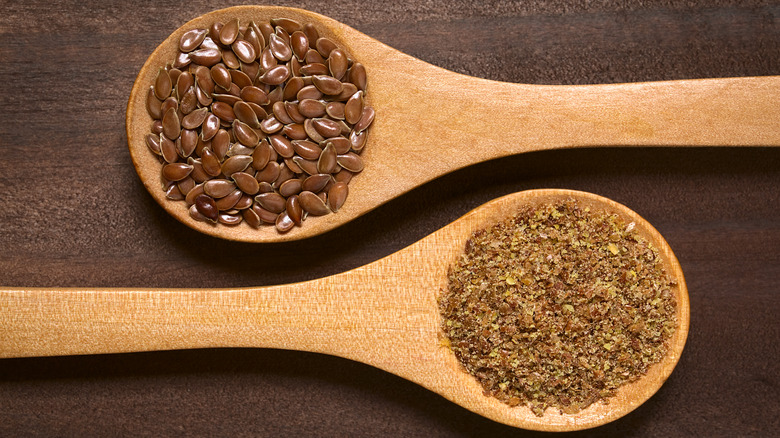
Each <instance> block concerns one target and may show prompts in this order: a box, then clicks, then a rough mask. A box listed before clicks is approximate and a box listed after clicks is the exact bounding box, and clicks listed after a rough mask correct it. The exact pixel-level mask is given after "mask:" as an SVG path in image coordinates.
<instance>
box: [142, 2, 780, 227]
mask: <svg viewBox="0 0 780 438" xmlns="http://www.w3.org/2000/svg"><path fill="white" fill-rule="evenodd" d="M234 17H238V18H239V19H240V21H241V22H244V23H248V22H249V21H250V20H254V21H256V22H260V21H261V20H267V19H270V18H277V17H289V18H293V19H296V20H298V21H300V22H311V23H315V24H316V26H317V28H318V30H319V32H320V34H321V35H322V36H327V37H329V38H331V39H333V40H335V41H337V42H339V43H340V44H341V45H342V46H343V47H345V48H346V49H347V51H348V52H349V54H350V56H351V57H352V58H353V59H355V60H357V61H359V62H361V63H363V64H364V65H365V67H366V70H367V73H368V95H367V96H368V99H369V102H370V104H371V105H372V106H373V107H374V109H375V110H376V118H375V121H374V124H373V126H372V127H371V129H370V134H369V137H368V145H367V146H366V148H365V149H364V152H363V158H364V161H365V163H366V166H365V169H364V170H363V172H362V173H361V174H360V175H358V176H357V177H355V178H354V179H353V181H352V182H351V183H350V186H349V191H350V195H349V198H348V199H347V202H346V204H345V205H344V207H343V208H342V209H341V210H339V212H338V213H336V214H329V215H326V216H322V217H310V218H308V219H307V220H306V221H305V222H304V225H303V226H302V227H295V228H293V229H292V230H291V231H290V232H288V233H286V234H280V233H278V232H277V231H276V230H275V229H274V227H273V226H268V227H261V229H259V230H257V229H252V228H251V227H249V226H248V225H246V224H241V225H239V226H237V227H232V228H231V227H228V226H213V225H210V224H207V223H203V222H197V221H194V220H193V219H191V218H190V217H189V215H188V212H187V209H186V208H185V205H184V204H183V203H182V202H172V201H168V200H166V199H165V194H164V193H163V191H162V190H161V188H160V186H161V183H160V165H159V163H158V162H157V161H156V159H155V157H154V156H152V154H151V153H150V152H149V151H148V150H147V147H146V145H145V143H144V136H145V135H146V134H147V133H149V129H150V125H151V119H150V117H149V115H148V114H147V113H146V110H145V99H146V92H147V90H148V88H149V86H150V84H152V82H153V79H154V76H155V75H156V73H157V69H158V68H159V67H161V66H163V65H165V64H166V63H169V62H171V61H172V59H173V57H174V56H175V52H176V50H177V47H178V41H179V39H180V37H181V35H182V33H183V32H185V31H186V30H189V29H193V28H196V27H200V28H204V27H205V28H207V27H208V26H209V25H210V24H211V23H213V22H215V21H222V22H227V21H229V20H230V19H232V18H234ZM778 114H780V76H768V77H752V78H732V79H703V80H684V81H671V82H650V83H631V84H616V85H587V86H550V85H523V84H513V83H504V82H496V81H490V80H485V79H478V78H474V77H469V76H465V75H461V74H457V73H453V72H450V71H447V70H444V69H442V68H439V67H436V66H433V65H430V64H427V63H425V62H423V61H420V60H418V59H415V58H413V57H411V56H408V55H405V54H403V53H401V52H399V51H397V50H395V49H393V48H391V47H388V46H386V45H384V44H382V43H381V42H379V41H376V40H374V39H372V38H370V37H368V36H366V35H364V34H362V33H360V32H358V31H356V30H355V29H352V28H351V27H349V26H346V25H344V24H342V23H339V22H338V21H335V20H332V19H330V18H327V17H325V16H322V15H319V14H315V13H313V12H309V11H305V10H301V9H291V8H283V7H269V6H239V7H232V8H227V9H222V10H218V11H214V12H211V13H208V14H205V15H203V16H200V17H198V18H196V19H194V20H192V21H190V22H188V23H186V24H185V25H184V26H182V27H181V28H179V29H178V30H176V31H175V32H173V33H172V34H171V35H170V36H169V37H168V38H167V39H166V40H165V41H163V43H162V44H160V46H159V47H158V48H157V49H156V50H155V51H154V53H152V55H151V56H150V57H149V59H148V60H147V61H146V63H145V64H144V66H143V68H142V69H141V71H140V73H139V74H138V78H137V79H136V82H135V85H134V86H133V90H132V93H131V95H130V100H129V103H128V107H127V138H128V142H129V146H130V153H131V155H132V159H133V163H134V164H135V167H136V169H137V171H138V174H139V176H140V177H141V180H142V181H143V183H144V185H145V186H146V188H147V189H148V190H149V192H150V193H151V194H152V196H153V197H154V199H155V200H157V202H158V203H159V204H160V205H162V206H163V208H165V209H166V210H167V211H168V212H169V213H170V214H171V215H173V216H174V217H176V218H177V219H178V220H180V221H181V222H183V223H185V224H187V225H188V226H190V227H192V228H194V229H196V230H199V231H202V232H204V233H207V234H210V235H213V236H216V237H221V238H225V239H231V240H240V241H247V242H274V241H287V240H296V239H301V238H305V237H310V236H315V235H318V234H321V233H323V232H326V231H328V230H331V229H333V228H336V227H339V226H341V225H343V224H345V223H347V222H349V221H351V220H353V219H355V218H356V217H358V216H361V215H363V214H365V213H367V212H368V211H370V210H372V209H374V208H376V207H377V206H379V205H381V204H383V203H385V202H387V201H389V200H391V199H393V198H395V197H397V196H399V195H401V194H403V193H406V192H407V191H409V190H412V189H413V188H415V187H417V186H419V185H421V184H424V183H426V182H428V181H430V180H432V179H435V178H437V177H439V176H442V175H444V174H447V173H449V172H452V171H454V170H456V169H460V168H462V167H465V166H468V165H470V164H475V163H479V162H482V161H486V160H490V159H494V158H498V157H503V156H508V155H513V154H519V153H523V152H530V151H536V150H544V149H557V148H573V147H591V146H642V145H649V146H737V145H745V146H777V145H780V116H779V115H778Z"/></svg>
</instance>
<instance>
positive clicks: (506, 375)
mask: <svg viewBox="0 0 780 438" xmlns="http://www.w3.org/2000/svg"><path fill="white" fill-rule="evenodd" d="M675 287H676V285H675V282H674V281H673V280H672V279H671V278H670V277H669V275H668V273H667V272H666V270H665V268H664V263H663V261H662V259H661V257H660V256H659V255H658V253H657V251H656V249H655V248H654V247H653V245H652V244H651V243H650V242H648V241H647V240H645V239H644V238H643V237H641V236H640V235H639V234H638V233H637V232H636V230H635V229H634V223H633V222H631V223H625V221H623V220H622V219H621V218H620V217H619V216H617V215H615V214H610V213H607V212H603V211H595V210H594V211H591V210H590V209H589V208H586V207H581V206H580V205H579V204H578V203H577V202H575V201H573V200H569V201H565V202H564V201H561V202H557V203H550V204H547V205H544V206H541V207H537V208H532V207H527V208H525V209H523V210H522V211H520V212H518V213H517V215H515V216H514V217H512V218H510V219H508V220H505V221H503V222H500V223H497V224H495V225H493V226H491V227H489V228H486V229H483V230H480V231H477V232H475V233H474V234H473V235H472V236H471V237H470V239H469V240H468V241H467V243H466V247H465V250H464V253H463V254H462V255H461V256H460V258H459V260H458V261H457V262H456V263H455V264H454V265H452V266H451V267H450V270H449V272H448V288H447V289H446V290H444V291H442V294H441V296H440V298H439V310H440V313H441V318H442V319H441V329H442V335H443V337H442V340H443V342H444V344H445V345H447V346H449V348H451V350H452V351H453V352H454V354H455V356H456V357H457V358H458V360H459V361H460V363H461V364H462V365H463V367H464V368H465V369H466V371H468V372H469V373H470V374H472V375H473V376H474V377H475V378H476V379H477V381H478V382H479V383H480V384H481V385H482V387H483V389H484V392H485V394H486V395H489V396H493V397H496V398H498V399H499V400H501V401H502V402H504V403H507V404H509V405H511V406H518V405H522V406H527V407H529V408H530V409H531V410H532V411H533V412H534V413H535V414H536V415H539V416H541V415H543V413H544V410H545V409H546V408H548V407H553V408H557V409H559V410H560V411H561V412H562V413H567V414H571V413H576V412H578V411H580V410H582V409H585V408H587V407H588V406H590V405H591V404H593V403H595V402H597V401H600V400H603V401H604V402H605V403H607V402H608V398H609V397H610V396H612V395H614V394H615V392H616V391H617V389H618V388H619V387H620V386H621V385H624V384H626V383H629V382H632V381H635V380H637V379H639V378H640V377H641V376H642V375H644V374H645V373H646V372H647V370H648V368H649V367H650V366H652V365H653V364H655V363H657V362H659V361H660V360H661V359H662V357H663V356H664V354H665V353H666V350H667V347H668V341H669V339H670V337H671V335H672V333H673V332H674V330H675V327H676V324H677V321H676V306H677V304H676V296H675V293H674V289H675Z"/></svg>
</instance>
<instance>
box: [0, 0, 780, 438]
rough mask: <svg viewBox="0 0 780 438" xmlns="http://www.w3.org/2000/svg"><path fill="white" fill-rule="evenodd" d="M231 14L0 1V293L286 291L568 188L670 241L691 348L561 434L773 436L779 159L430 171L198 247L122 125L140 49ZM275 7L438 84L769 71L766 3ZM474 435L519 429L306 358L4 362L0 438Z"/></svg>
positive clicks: (770, 23)
mask: <svg viewBox="0 0 780 438" xmlns="http://www.w3.org/2000/svg"><path fill="white" fill-rule="evenodd" d="M229 4H234V2H227V3H220V4H215V3H214V2H206V1H202V0H196V1H190V2H186V6H185V3H184V2H181V3H180V2H171V1H166V0H157V1H156V2H141V1H128V2H99V1H91V0H82V1H59V0H54V1H46V2H44V1H35V2H10V1H3V2H2V7H0V10H2V11H3V13H2V14H0V35H1V36H2V38H0V41H2V43H0V83H2V87H3V91H2V92H0V184H1V185H2V189H1V190H0V245H1V247H2V257H0V284H2V285H4V286H51V287H64V286H88V287H231V286H256V285H269V284H278V283H285V282H295V281H301V280H306V279H311V278H316V277H321V276H325V275H330V274H334V273H337V272H341V271H344V270H347V269H350V268H354V267H357V266H360V265H363V264H365V263H368V262H371V261H374V260H377V259H379V258H381V257H384V256H386V255H388V254H391V253H393V252H394V251H397V250H399V249H401V248H403V247H405V246H407V245H409V244H411V243H413V242H415V241H417V240H418V239H420V238H422V237H423V236H425V235H427V234H429V233H431V232H432V231H434V230H436V229H438V228H440V227H441V226H443V225H445V224H446V223H448V222H450V221H452V220H454V219H455V218H457V217H459V216H461V215H463V214H464V213H466V212H467V211H468V210H470V209H472V208H474V207H476V206H478V205H480V204H482V203H484V202H486V201H488V200H490V199H493V198H496V197H498V196H501V195H505V194H508V193H512V192H515V191H520V190H525V189H531V188H542V187H554V188H569V189H577V190H585V191H590V192H594V193H597V194H600V195H603V196H607V197H609V198H612V199H614V200H616V201H618V202H621V203H623V204H625V205H627V206H628V207H630V208H631V209H633V210H635V211H637V212H638V213H640V214H641V215H642V216H644V217H645V218H646V219H648V220H649V221H650V222H651V223H652V224H654V225H655V226H656V227H657V228H658V230H659V231H660V232H661V233H662V234H663V235H664V236H665V237H666V239H667V240H668V241H669V243H670V245H671V246H672V248H673V249H674V251H675V252H676V254H677V256H678V258H679V259H680V262H681V264H682V267H683V270H684V272H685V274H686V278H687V282H688V288H689V291H690V299H691V331H690V336H689V339H688V345H687V347H686V350H685V352H684V354H683V356H682V359H681V361H680V363H679V365H678V367H677V369H676V370H675V372H674V373H673V374H672V376H671V378H670V379H669V380H668V381H667V383H666V384H665V385H664V386H663V387H662V388H661V390H660V391H659V392H658V393H657V394H656V395H655V396H654V397H652V398H651V399H650V400H649V401H648V402H647V403H645V404H644V405H642V406H641V407H640V408H638V409H637V410H636V411H634V412H633V413H631V414H629V415H627V416H626V417H624V418H623V419H620V420H618V421H615V422H613V423H611V424H608V425H606V426H602V427H600V428H597V429H593V430H590V431H584V432H580V433H576V434H573V435H583V436H585V435H587V436H590V435H599V436H616V435H618V436H620V435H631V436H737V435H744V436H769V435H775V436H776V434H777V430H778V428H780V377H778V376H780V343H778V339H780V322H779V321H780V318H779V317H778V311H780V286H778V279H780V148H761V147H753V148H739V147H734V148H717V147H716V148H699V149H694V148H690V149H680V148H677V149H674V150H671V149H664V148H652V147H650V148H635V149H624V148H613V149H596V148H594V149H581V150H561V151H554V152H544V153H533V154H527V155H522V156H515V157H511V158H506V159H501V160H497V161H494V162H490V163H484V164H480V165H475V166H472V167H469V168H466V169H463V170H461V171H458V172H455V173H453V174H450V175H447V176H445V177H442V178H440V179H438V180H435V181H433V182H432V183H430V184H428V185H426V186H425V187H422V188H420V189H418V190H415V191H413V192H412V193H409V194H407V195H405V196H402V197H401V198H399V199H396V200H394V201H392V202H390V203H388V204H386V205H384V206H382V207H381V208H379V209H378V210H376V211H374V212H372V213H370V214H368V215H367V216H365V217H362V218H360V219H358V220H356V221H355V222H354V223H352V224H350V225H348V226H346V227H343V228H341V229H338V230H336V231H333V232H331V233H329V234H327V235H323V236H320V237H317V238H313V239H309V240H305V241H299V242H293V243H287V244H275V245H254V244H241V243H234V242H227V241H220V240H216V239H214V238H211V237H207V236H204V235H201V234H198V233H196V232H194V231H191V230H190V229H188V228H186V227H185V226H183V225H181V224H180V223H178V222H177V221H175V220H173V219H172V218H170V217H169V216H167V215H166V214H165V213H164V211H163V210H162V209H161V208H160V207H159V206H158V205H157V204H156V203H155V202H154V201H153V200H152V198H151V197H150V196H149V194H148V193H147V192H146V191H145V190H144V188H143V186H142V185H141V184H140V182H139V181H138V179H137V177H136V175H135V172H134V170H133V167H132V164H131V162H130V157H129V154H128V152H127V147H126V137H125V130H124V128H125V126H124V116H125V105H126V101H127V97H128V95H129V92H130V88H131V86H132V83H133V80H134V77H135V74H136V73H137V72H138V70H139V69H140V67H141V65H142V64H143V62H144V60H145V59H146V57H147V56H148V54H149V53H151V51H152V50H153V49H154V48H155V47H156V45H157V44H158V43H159V42H160V41H162V40H163V39H164V38H165V37H166V35H167V34H168V33H169V32H170V31H172V30H173V29H175V28H177V27H178V26H180V25H182V24H183V23H184V22H186V21H187V20H189V19H190V18H193V17H195V16H197V15H199V14H201V13H204V12H207V11H209V10H211V9H213V8H217V7H223V6H228V5H229ZM277 4H279V5H289V6H298V7H303V8H307V9H311V10H313V11H316V12H319V13H322V14H324V15H328V16H330V17H333V18H335V19H337V20H340V21H342V22H344V23H346V24H348V25H351V26H352V27H355V28H356V29H358V30H361V31H363V32H364V33H366V34H368V35H370V36H372V37H374V38H376V39H378V40H380V41H383V42H385V43H387V44H388V45H390V46H392V47H395V48H397V49H399V50H402V51H404V52H406V53H408V54H410V55H413V56H416V57H418V58H421V59H423V60H426V61H428V62H430V63H433V64H436V65H439V66H441V67H444V68H447V69H451V70H454V71H458V72H461V73H466V74H470V75H475V76H480V77H484V78H490V79H497V80H504V81H511V82H523V83H538V84H586V83H613V82H634V81H653V80H667V79H688V78H707V77H726V76H751V75H778V74H780V2H777V1H774V2H773V1H734V0H732V1H729V0H723V1H713V0H689V1H675V0H662V1H650V2H648V1H639V0H637V1H618V0H615V1H601V2H596V1H585V0H581V1H568V2H567V1H542V0H532V1H524V2H521V1H488V2H470V1H462V0H457V1H443V0H433V1H413V2H408V3H407V2H396V1H373V0H372V1H358V0H342V1H336V2H315V1H302V2H298V3H291V2H285V1H280V2H278V3H277ZM369 74H370V72H369ZM445 146H446V145H445ZM368 147H370V144H369V146H368ZM432 159H435V157H432ZM0 330H2V321H0ZM488 433H490V434H493V435H501V436H504V435H505V436H530V435H534V433H530V432H526V431H522V430H517V429H512V428H509V427H506V426H503V425H500V424H497V423H493V422H491V421H489V420H486V419H483V418H481V417H479V416H477V415H475V414H472V413H470V412H468V411H466V410H464V409H462V408H460V407H458V406H455V405H453V404H452V403H450V402H448V401H446V400H444V399H443V398H441V397H439V396H437V395H435V394H433V393H431V392H428V391H427V390H425V389H423V388H421V387H418V386H416V385H414V384H412V383H409V382H407V381H404V380H402V379H400V378H398V377H395V376H393V375H390V374H387V373H385V372H382V371H379V370H377V369H374V368H371V367H368V366H365V365H362V364H359V363H354V362H351V361H348V360H344V359H340V358H335V357H328V356H323V355H317V354H311V353H302V352H294V351H276V350H253V349H224V350H196V351H175V352H154V353H138V354H123V355H106V356H92V357H57V358H31V359H5V360H0V436H128V435H151V436H424V437H445V436H446V437H451V436H485V435H486V434H488Z"/></svg>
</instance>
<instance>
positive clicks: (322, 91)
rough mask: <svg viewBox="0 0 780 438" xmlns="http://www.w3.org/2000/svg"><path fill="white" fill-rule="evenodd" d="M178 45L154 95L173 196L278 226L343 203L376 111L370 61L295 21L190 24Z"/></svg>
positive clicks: (227, 216)
mask: <svg viewBox="0 0 780 438" xmlns="http://www.w3.org/2000/svg"><path fill="white" fill-rule="evenodd" d="M178 49H179V51H178V53H177V54H176V56H175V57H174V59H172V60H171V62H170V63H169V64H168V65H166V66H164V67H161V68H159V69H158V70H157V73H156V75H155V76H154V78H153V80H152V83H151V86H150V88H149V92H148V93H147V95H146V110H147V112H148V113H149V115H150V116H151V117H152V127H151V133H150V134H148V135H147V136H146V138H145V143H146V145H147V146H148V148H149V150H150V151H151V152H152V153H153V154H155V155H156V156H158V157H159V161H160V163H161V178H162V180H163V190H164V191H165V193H166V198H168V199H169V200H171V201H180V200H183V201H184V203H185V204H186V205H187V207H188V208H189V214H190V217H192V218H193V219H195V220H199V221H210V222H213V223H215V224H217V223H221V224H225V225H231V226H232V225H237V224H239V223H241V222H245V223H247V224H248V225H249V226H250V227H253V228H258V227H259V226H261V225H262V224H269V225H275V226H276V228H277V230H278V231H279V232H287V231H289V230H290V229H292V228H293V227H294V226H301V225H302V223H303V221H304V220H305V219H306V217H307V216H308V215H317V216H320V215H325V214H329V213H333V212H336V211H337V210H338V209H339V208H341V206H342V205H343V204H344V202H345V201H346V196H347V193H348V190H347V189H346V184H347V183H348V182H349V180H350V179H351V178H352V176H353V175H354V174H355V173H359V172H360V171H362V169H363V159H362V158H361V157H360V153H361V151H362V150H363V147H364V146H365V143H366V136H367V132H368V128H369V126H370V125H371V123H372V122H373V119H374V110H373V109H372V108H371V107H370V106H369V105H368V103H367V102H366V94H365V90H366V71H365V67H363V65H362V64H360V63H359V62H356V61H355V60H353V59H351V58H350V57H349V55H348V53H347V51H346V50H345V49H344V48H343V47H340V46H339V45H338V44H336V43H335V42H334V41H333V40H330V39H328V38H325V37H321V36H320V34H319V32H318V31H317V29H316V27H315V26H314V25H313V24H311V23H299V22H297V21H295V20H292V19H289V18H274V19H272V20H269V21H263V22H257V23H256V22H254V21H250V22H249V23H244V22H241V21H239V20H238V19H232V20H230V21H228V22H226V23H221V22H216V23H212V25H211V26H209V28H208V29H190V30H188V31H187V32H185V33H184V34H183V35H182V36H181V38H180V40H179V42H178ZM312 178H314V179H312ZM190 193H192V196H191V195H190ZM329 196H334V199H329V198H328V197H329Z"/></svg>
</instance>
